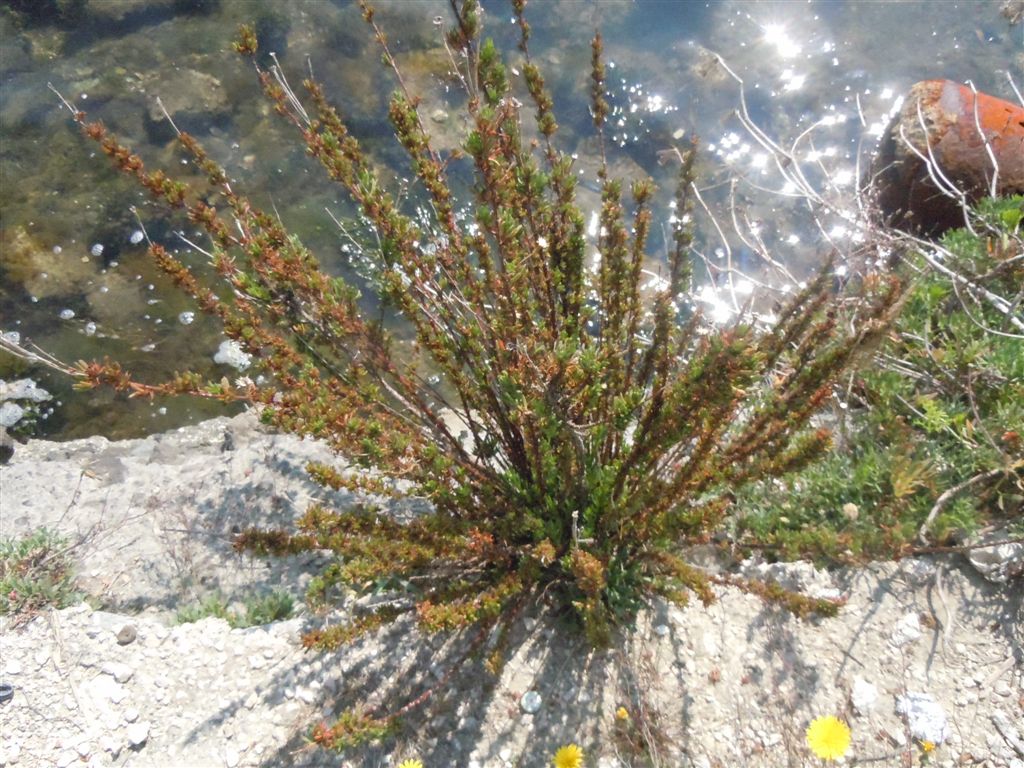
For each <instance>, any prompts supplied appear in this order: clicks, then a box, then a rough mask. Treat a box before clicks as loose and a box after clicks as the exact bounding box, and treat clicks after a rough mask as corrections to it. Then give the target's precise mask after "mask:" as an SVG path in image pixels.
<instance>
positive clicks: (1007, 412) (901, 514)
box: [737, 196, 1024, 559]
mask: <svg viewBox="0 0 1024 768" xmlns="http://www.w3.org/2000/svg"><path fill="white" fill-rule="evenodd" d="M1022 216H1024V198H1021V197H1019V196H1018V197H1011V198H1004V199H999V200H984V201H982V202H981V203H980V204H979V205H978V208H977V210H976V211H975V212H974V215H973V216H972V228H971V229H967V228H963V229H957V230H953V231H951V232H948V233H947V234H946V235H945V236H944V237H943V238H942V239H941V241H940V242H938V243H935V244H926V243H921V244H920V246H919V248H918V249H917V250H916V252H910V253H908V254H907V255H906V263H905V269H907V271H908V272H909V273H910V274H911V275H912V276H913V284H912V286H911V287H910V289H909V291H908V294H907V298H906V305H905V307H904V309H903V311H902V313H901V314H900V316H899V318H898V319H897V321H896V323H895V325H894V327H893V328H892V331H891V333H890V334H889V335H888V337H887V339H886V341H885V343H884V344H883V345H882V347H881V348H880V349H879V351H878V354H877V355H876V358H875V360H876V364H875V365H872V366H870V367H869V366H865V367H863V368H862V369H860V370H859V371H858V372H857V373H856V374H855V375H854V376H853V377H852V379H850V380H849V382H848V391H849V400H850V405H851V411H850V413H849V423H848V428H847V429H846V433H847V437H846V440H845V441H844V442H843V444H842V445H841V446H839V447H838V448H837V449H836V450H834V451H832V452H830V454H829V455H828V456H827V457H826V458H824V459H823V460H822V461H821V462H818V463H816V464H814V465H813V466H809V467H808V468H807V469H805V470H804V471H803V472H800V473H795V474H793V475H790V476H789V477H788V478H786V479H785V480H784V481H774V482H770V483H762V484H759V485H757V486H751V487H750V488H749V489H748V490H747V491H746V492H745V494H744V496H743V498H742V499H741V501H740V503H739V504H738V505H737V506H738V507H739V508H741V509H743V511H744V516H743V517H742V519H741V520H740V521H739V525H738V528H739V531H740V533H741V537H740V540H741V541H742V536H750V537H751V538H752V540H754V541H757V542H758V543H759V544H768V545H769V546H771V547H772V549H769V552H774V553H777V554H778V555H780V556H783V557H796V556H801V555H804V556H819V557H820V556H827V557H830V558H836V557H838V558H849V557H853V558H856V559H859V558H868V557H891V556H892V555H893V554H894V553H899V552H900V551H904V550H906V549H908V548H909V547H912V546H915V545H918V544H938V545H950V544H956V543H961V542H962V541H963V539H964V538H965V537H966V536H967V535H969V534H971V533H973V532H975V531H977V530H978V529H980V528H981V527H983V526H987V525H993V524H994V525H1004V524H1009V525H1011V527H1012V526H1014V525H1016V528H1017V531H1018V532H1019V533H1024V529H1022V522H1024V521H1022V512H1024V328H1022V327H1021V326H1020V325H1017V324H1015V323H1014V318H1015V317H1016V318H1017V322H1018V323H1020V321H1021V320H1022V319H1024V311H1022V294H1021V286H1022V285H1024V224H1022ZM986 295H987V296H988V299H986V298H985V296H986Z"/></svg>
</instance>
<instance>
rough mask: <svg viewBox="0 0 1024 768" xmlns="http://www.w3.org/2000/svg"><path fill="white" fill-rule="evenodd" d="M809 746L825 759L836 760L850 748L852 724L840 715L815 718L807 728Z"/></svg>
mask: <svg viewBox="0 0 1024 768" xmlns="http://www.w3.org/2000/svg"><path fill="white" fill-rule="evenodd" d="M807 746H808V747H810V748H811V752H813V753H814V754H815V755H816V756H818V757H820V758H822V759H823V760H835V759H836V758H837V757H842V756H843V755H845V754H846V750H848V749H849V748H850V726H848V725H847V724H846V723H844V722H843V721H842V720H840V719H839V718H838V717H833V716H832V715H828V716H827V717H817V718H815V719H814V720H813V721H812V722H811V724H810V726H808V728H807Z"/></svg>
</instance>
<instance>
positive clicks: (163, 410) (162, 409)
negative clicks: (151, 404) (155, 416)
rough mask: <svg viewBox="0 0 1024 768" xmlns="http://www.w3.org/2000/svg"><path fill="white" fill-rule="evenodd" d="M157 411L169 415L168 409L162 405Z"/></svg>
mask: <svg viewBox="0 0 1024 768" xmlns="http://www.w3.org/2000/svg"><path fill="white" fill-rule="evenodd" d="M156 412H157V413H159V414H160V415H161V416H166V415H167V409H166V408H165V407H164V406H162V405H161V406H160V407H159V408H157V409H156Z"/></svg>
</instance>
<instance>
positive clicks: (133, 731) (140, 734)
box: [125, 723, 149, 749]
mask: <svg viewBox="0 0 1024 768" xmlns="http://www.w3.org/2000/svg"><path fill="white" fill-rule="evenodd" d="M125 735H126V736H127V737H128V746H130V747H131V748H132V749H139V748H140V747H142V746H143V745H144V744H145V743H146V740H147V739H149V723H132V724H131V725H129V726H128V728H127V729H126V731H125Z"/></svg>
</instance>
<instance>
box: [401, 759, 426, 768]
mask: <svg viewBox="0 0 1024 768" xmlns="http://www.w3.org/2000/svg"><path fill="white" fill-rule="evenodd" d="M398 768H423V761H422V760H403V761H402V762H400V763H399V764H398Z"/></svg>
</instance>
